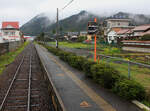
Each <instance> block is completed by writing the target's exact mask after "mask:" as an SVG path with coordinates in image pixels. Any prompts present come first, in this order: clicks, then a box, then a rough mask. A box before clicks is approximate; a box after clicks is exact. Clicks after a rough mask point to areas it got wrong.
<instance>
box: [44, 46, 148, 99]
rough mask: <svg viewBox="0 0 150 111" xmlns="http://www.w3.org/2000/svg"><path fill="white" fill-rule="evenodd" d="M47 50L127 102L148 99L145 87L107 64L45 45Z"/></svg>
mask: <svg viewBox="0 0 150 111" xmlns="http://www.w3.org/2000/svg"><path fill="white" fill-rule="evenodd" d="M41 45H43V46H44V47H45V48H47V49H48V51H49V52H51V53H53V54H54V55H57V56H59V58H60V59H61V60H63V61H65V62H67V63H68V64H69V65H70V66H72V67H74V68H76V69H78V70H80V71H83V72H84V73H85V75H86V76H87V77H89V78H91V79H93V80H94V81H95V82H96V83H98V84H100V85H101V86H102V87H104V88H107V89H109V90H111V91H112V92H114V93H115V94H117V95H119V96H120V97H122V98H124V99H126V100H139V101H143V100H145V98H146V91H145V89H144V87H143V86H142V85H141V84H139V83H137V82H136V81H134V80H129V79H128V78H126V77H124V76H122V75H121V74H120V73H119V72H118V71H117V70H116V69H115V68H114V67H112V66H110V65H108V64H106V63H100V64H98V63H96V62H94V61H92V60H89V59H86V58H84V57H82V56H77V55H76V54H74V53H71V52H66V51H63V50H61V49H57V48H54V47H50V46H47V45H44V44H41Z"/></svg>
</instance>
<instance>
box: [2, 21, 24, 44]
mask: <svg viewBox="0 0 150 111" xmlns="http://www.w3.org/2000/svg"><path fill="white" fill-rule="evenodd" d="M1 33H2V38H3V40H4V41H8V42H11V41H20V40H21V32H20V30H19V23H18V22H3V23H2V29H1Z"/></svg>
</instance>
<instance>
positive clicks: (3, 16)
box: [0, 0, 150, 25]
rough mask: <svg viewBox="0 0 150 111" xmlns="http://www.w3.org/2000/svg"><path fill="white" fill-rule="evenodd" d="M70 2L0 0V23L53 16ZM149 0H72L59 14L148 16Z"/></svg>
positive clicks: (61, 0) (62, 16)
mask: <svg viewBox="0 0 150 111" xmlns="http://www.w3.org/2000/svg"><path fill="white" fill-rule="evenodd" d="M70 1H71V0H0V23H1V22H2V21H19V22H20V25H22V24H24V23H26V22H27V21H29V20H30V19H31V18H33V17H34V16H36V15H37V14H39V13H42V12H47V13H49V15H51V16H53V17H54V16H55V13H56V8H57V7H58V8H60V9H61V8H63V7H64V6H65V5H66V4H67V3H68V2H70ZM149 5H150V0H74V1H73V2H72V4H71V5H69V6H68V7H67V8H66V9H65V10H63V11H62V12H61V13H60V17H61V18H64V17H67V16H70V15H72V14H76V13H78V12H80V11H81V10H87V11H91V12H93V13H97V14H100V15H101V14H103V15H108V14H110V13H115V12H119V11H124V12H131V13H143V14H148V15H150V6H149Z"/></svg>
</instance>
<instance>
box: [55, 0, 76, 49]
mask: <svg viewBox="0 0 150 111" xmlns="http://www.w3.org/2000/svg"><path fill="white" fill-rule="evenodd" d="M73 1H74V0H71V1H70V2H69V3H68V4H66V5H65V6H64V7H63V8H62V9H61V10H64V9H65V8H66V7H68V6H69V5H70V4H71V3H72V2H73ZM58 35H59V9H58V8H57V28H56V48H58Z"/></svg>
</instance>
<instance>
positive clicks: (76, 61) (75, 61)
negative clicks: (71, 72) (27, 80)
mask: <svg viewBox="0 0 150 111" xmlns="http://www.w3.org/2000/svg"><path fill="white" fill-rule="evenodd" d="M68 60H69V64H70V65H71V66H72V67H74V68H77V69H79V70H83V69H82V68H83V64H84V62H85V61H86V59H85V58H84V57H81V56H69V57H68Z"/></svg>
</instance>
